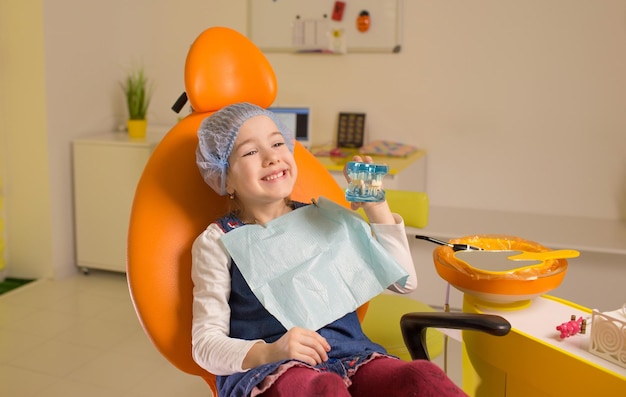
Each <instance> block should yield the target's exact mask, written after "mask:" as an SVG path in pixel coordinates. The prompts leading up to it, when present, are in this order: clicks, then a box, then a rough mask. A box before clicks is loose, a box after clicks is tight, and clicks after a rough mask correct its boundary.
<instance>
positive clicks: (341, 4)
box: [332, 1, 346, 21]
mask: <svg viewBox="0 0 626 397" xmlns="http://www.w3.org/2000/svg"><path fill="white" fill-rule="evenodd" d="M345 8H346V2H345V1H335V6H334V7H333V16H332V19H333V21H341V20H342V19H343V10H344V9H345Z"/></svg>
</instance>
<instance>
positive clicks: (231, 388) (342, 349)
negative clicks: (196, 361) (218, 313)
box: [216, 202, 387, 397]
mask: <svg viewBox="0 0 626 397" xmlns="http://www.w3.org/2000/svg"><path fill="white" fill-rule="evenodd" d="M304 205H307V204H303V203H297V202H295V203H294V208H296V210H297V208H300V207H302V206H304ZM216 222H217V224H218V225H219V226H220V227H221V228H222V230H223V231H224V232H225V233H228V232H229V231H231V230H233V229H235V228H237V227H240V226H243V225H244V223H243V222H241V220H240V219H239V218H238V217H237V216H235V215H234V214H229V215H227V216H225V217H223V218H220V219H219V220H217V221H216ZM230 274H231V294H230V299H229V301H228V304H229V306H230V311H231V317H230V335H229V336H230V337H232V338H238V339H247V340H255V339H263V340H264V341H265V342H266V343H272V342H275V341H276V340H278V339H279V338H280V337H281V336H283V335H284V334H285V333H286V332H287V330H286V329H285V328H284V327H283V326H282V324H281V323H280V322H279V321H278V320H277V319H276V318H275V317H274V316H272V315H271V314H270V313H269V312H268V311H267V310H266V309H265V308H264V307H263V305H262V304H261V302H259V300H258V299H257V297H256V296H255V295H254V293H253V292H252V290H251V289H250V287H249V286H248V283H247V282H246V280H245V279H244V278H243V275H242V274H241V272H240V271H239V269H238V268H237V264H236V263H234V261H232V262H231V267H230ZM317 331H318V332H319V334H320V335H322V336H323V337H324V338H326V340H327V341H328V343H329V344H330V347H331V350H330V352H329V353H328V358H329V359H328V361H327V362H325V363H322V364H320V365H317V366H316V367H314V368H316V369H317V370H320V371H332V372H335V373H337V374H338V375H339V376H341V377H343V378H346V377H348V376H349V375H352V374H353V373H354V372H355V370H356V368H357V367H358V366H359V365H360V364H362V363H365V362H367V361H368V360H370V358H371V356H372V355H373V354H374V353H380V354H384V355H387V354H386V351H385V349H384V348H383V347H382V346H380V345H378V344H376V343H374V342H372V341H371V340H369V339H368V338H367V336H365V334H364V333H363V330H362V329H361V324H360V322H359V319H358V317H357V314H356V312H352V313H348V314H346V315H345V316H343V317H342V318H340V319H338V320H335V321H333V322H332V323H330V324H328V325H326V326H324V327H323V328H321V329H319V330H317ZM290 361H296V360H281V361H277V362H273V363H269V364H264V365H261V366H259V367H256V368H253V369H251V370H249V371H246V372H239V373H235V374H232V375H227V376H218V377H217V388H218V393H219V396H220V397H222V396H229V397H247V396H249V395H250V393H251V392H252V390H253V389H254V388H255V387H256V386H257V385H258V384H259V383H261V382H262V381H263V379H265V377H266V376H268V375H270V374H272V373H273V372H275V371H276V370H277V369H278V368H279V367H280V366H281V365H282V364H285V363H288V362H290ZM298 362H299V361H298ZM299 363H300V362H299ZM301 365H303V366H309V365H308V364H306V363H304V362H301Z"/></svg>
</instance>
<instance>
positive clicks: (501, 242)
mask: <svg viewBox="0 0 626 397" xmlns="http://www.w3.org/2000/svg"><path fill="white" fill-rule="evenodd" d="M449 242H450V243H452V244H469V245H472V246H475V247H478V248H482V249H483V250H489V251H503V250H512V251H522V252H547V251H551V250H550V249H549V248H546V247H544V246H543V245H541V244H538V243H536V242H533V241H529V240H525V239H522V238H519V237H513V236H504V235H474V236H466V237H461V238H457V239H452V240H450V241H449ZM433 260H434V263H435V268H436V270H437V273H438V274H439V276H441V277H442V278H443V279H444V280H446V281H447V282H449V283H450V284H451V285H452V286H454V287H455V288H457V289H458V290H460V291H462V292H464V293H466V294H470V295H473V296H475V297H476V298H478V299H480V300H483V301H485V302H492V303H498V304H510V303H513V302H520V301H528V300H530V299H532V298H535V297H537V296H539V295H542V294H546V293H548V292H550V291H552V290H553V289H555V288H556V287H558V286H559V285H560V284H561V282H562V281H563V278H564V277H565V273H566V272H567V260H566V259H546V260H544V261H541V263H539V264H536V265H533V266H527V265H525V264H524V263H523V262H520V263H519V264H520V266H519V267H517V268H516V267H515V262H514V261H512V262H511V263H512V264H513V265H512V267H511V269H510V270H509V271H507V272H490V271H485V270H483V269H481V268H480V264H479V263H475V262H473V263H472V265H469V264H468V263H467V262H465V261H463V260H459V259H458V258H456V256H455V252H454V251H453V250H452V248H451V247H448V246H440V247H438V248H436V249H435V250H434V251H433ZM526 264H528V262H526Z"/></svg>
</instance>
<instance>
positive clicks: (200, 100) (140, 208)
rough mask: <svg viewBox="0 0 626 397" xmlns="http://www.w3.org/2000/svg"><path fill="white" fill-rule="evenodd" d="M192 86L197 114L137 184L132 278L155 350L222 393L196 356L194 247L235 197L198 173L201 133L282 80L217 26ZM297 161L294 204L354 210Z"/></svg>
mask: <svg viewBox="0 0 626 397" xmlns="http://www.w3.org/2000/svg"><path fill="white" fill-rule="evenodd" d="M185 88H186V92H187V95H188V97H189V100H190V103H191V105H192V108H193V110H194V111H193V113H192V114H190V115H189V116H187V117H186V118H184V119H183V120H181V121H180V122H179V123H178V124H177V125H176V126H174V127H173V128H172V130H171V131H169V133H168V134H167V135H166V136H165V137H164V138H163V140H162V141H161V142H160V143H159V145H158V146H157V147H156V148H155V150H154V152H153V153H152V155H151V157H150V159H149V161H148V163H147V164H146V167H145V169H144V172H143V174H142V176H141V178H140V180H139V183H138V185H137V190H136V193H135V198H134V201H133V206H132V211H131V218H130V225H129V234H128V253H127V255H128V261H127V277H128V283H129V288H130V292H131V298H132V300H133V304H134V306H135V310H136V311H137V314H138V317H139V319H140V322H141V324H142V326H143V327H144V330H145V331H146V333H147V335H148V336H149V338H150V339H151V340H152V342H153V344H154V345H155V347H156V348H157V349H158V350H159V351H160V352H161V354H162V355H163V356H165V358H167V359H168V360H169V361H170V362H171V363H172V364H173V365H175V366H176V367H177V368H179V369H180V370H182V371H185V372H187V373H190V374H194V375H198V376H201V377H202V378H204V379H205V380H206V382H207V383H208V384H209V386H210V387H211V389H212V391H213V393H214V395H217V392H216V389H215V377H214V376H213V375H212V374H210V373H208V372H207V371H205V370H204V369H202V368H201V367H199V366H198V365H197V364H196V363H195V362H194V361H193V359H192V356H191V320H192V300H193V295H192V289H193V284H192V281H191V275H190V269H191V245H192V244H193V241H194V240H195V238H196V237H197V236H198V235H199V234H200V233H201V232H202V231H203V230H204V229H205V228H206V227H207V226H208V225H209V223H211V222H212V221H214V220H215V219H216V218H218V217H219V216H221V215H223V214H225V212H226V210H227V198H226V197H225V196H218V195H217V194H216V193H215V192H213V190H211V189H210V188H209V186H208V185H207V184H206V183H204V181H203V179H202V177H201V175H200V173H199V171H198V169H197V167H196V164H195V149H196V145H197V135H196V134H197V130H198V127H199V125H200V123H201V122H202V120H203V119H204V118H205V117H207V116H209V115H210V114H212V113H213V112H215V111H217V110H219V109H220V108H222V107H224V106H226V105H228V104H231V103H236V102H243V101H247V102H252V103H255V104H257V105H259V106H263V107H268V106H269V105H271V104H272V102H273V101H274V98H275V96H276V89H277V88H276V78H275V75H274V72H273V70H272V67H271V65H270V64H269V62H267V60H266V58H265V57H264V55H263V54H262V53H261V51H260V50H258V48H257V47H255V46H254V44H252V43H251V42H250V41H249V40H248V39H247V38H246V37H245V36H243V35H241V34H239V33H237V32H236V31H233V30H231V29H227V28H210V29H208V30H206V31H205V32H203V33H202V34H201V35H200V36H199V37H198V39H196V41H195V42H194V43H193V45H192V46H191V48H190V51H189V55H188V57H187V61H186V65H185ZM295 157H296V162H297V164H298V171H299V172H298V180H297V181H296V186H295V189H294V192H293V195H292V198H293V199H294V200H298V201H303V202H308V201H309V200H310V199H311V198H317V197H319V196H325V197H327V198H329V199H331V200H333V201H335V202H337V203H340V204H343V205H346V206H347V205H348V204H347V202H346V201H345V198H344V195H343V191H342V190H341V188H340V187H339V185H338V184H337V183H336V182H335V180H334V179H333V177H332V176H331V175H330V173H328V171H326V169H325V168H324V166H323V165H322V164H321V163H320V162H319V161H318V160H317V159H316V158H315V157H314V156H313V155H312V154H311V153H310V152H309V151H307V150H306V149H305V148H304V147H302V146H301V145H299V144H296V148H295ZM363 315H364V310H361V312H360V316H361V317H362V316H363Z"/></svg>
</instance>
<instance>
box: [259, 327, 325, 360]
mask: <svg viewBox="0 0 626 397" xmlns="http://www.w3.org/2000/svg"><path fill="white" fill-rule="evenodd" d="M270 346H272V350H273V352H272V353H273V355H274V357H273V358H274V359H273V360H272V361H277V360H282V359H286V358H291V359H296V360H300V361H304V362H305V363H307V364H310V365H317V364H321V363H323V362H324V361H326V360H328V354H327V353H328V352H329V351H330V345H329V344H328V342H327V341H326V339H325V338H324V337H323V336H322V335H320V334H318V333H317V332H315V331H311V330H308V329H305V328H300V327H293V328H292V329H290V330H289V331H287V333H286V334H285V335H283V336H282V337H281V338H280V339H278V340H277V341H276V342H274V343H271V344H270Z"/></svg>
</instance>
